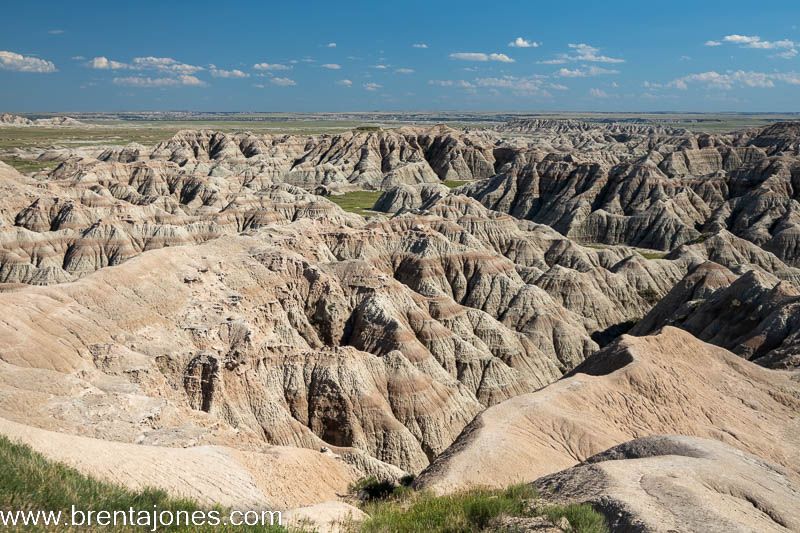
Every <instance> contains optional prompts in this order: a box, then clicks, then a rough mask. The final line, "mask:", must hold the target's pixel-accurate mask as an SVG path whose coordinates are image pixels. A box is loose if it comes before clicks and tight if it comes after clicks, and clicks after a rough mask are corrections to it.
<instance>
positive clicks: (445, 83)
mask: <svg viewBox="0 0 800 533" xmlns="http://www.w3.org/2000/svg"><path fill="white" fill-rule="evenodd" d="M428 85H436V86H439V87H460V88H462V89H471V88H474V87H475V85H473V84H472V83H470V82H468V81H466V80H429V81H428Z"/></svg>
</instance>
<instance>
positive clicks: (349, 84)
mask: <svg viewBox="0 0 800 533" xmlns="http://www.w3.org/2000/svg"><path fill="white" fill-rule="evenodd" d="M336 85H341V86H342V87H352V86H353V82H352V81H351V80H339V81H337V82H336Z"/></svg>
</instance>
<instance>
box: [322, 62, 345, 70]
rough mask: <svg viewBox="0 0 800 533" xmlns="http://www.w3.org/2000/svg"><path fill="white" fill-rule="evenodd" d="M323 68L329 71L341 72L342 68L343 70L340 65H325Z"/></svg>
mask: <svg viewBox="0 0 800 533" xmlns="http://www.w3.org/2000/svg"><path fill="white" fill-rule="evenodd" d="M321 66H322V68H326V69H328V70H339V69H340V68H342V66H341V65H339V64H338V63H325V64H324V65H321Z"/></svg>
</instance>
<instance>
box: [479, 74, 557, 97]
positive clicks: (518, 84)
mask: <svg viewBox="0 0 800 533" xmlns="http://www.w3.org/2000/svg"><path fill="white" fill-rule="evenodd" d="M475 85H476V86H478V87H494V88H499V89H510V90H511V91H513V92H515V93H518V94H526V95H538V96H550V93H548V92H547V91H546V90H545V89H544V81H543V80H542V78H540V77H529V78H518V77H516V76H503V77H502V78H477V79H476V80H475Z"/></svg>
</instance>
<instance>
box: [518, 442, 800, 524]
mask: <svg viewBox="0 0 800 533" xmlns="http://www.w3.org/2000/svg"><path fill="white" fill-rule="evenodd" d="M534 484H535V486H536V487H537V488H538V489H539V490H540V492H541V493H542V494H544V495H546V496H545V497H548V498H550V499H552V500H555V501H557V502H558V503H566V502H569V503H575V502H580V503H590V504H591V505H592V506H593V507H595V508H596V509H599V510H600V511H601V512H603V514H605V515H606V519H607V520H608V523H609V525H610V526H611V528H612V529H614V530H615V531H631V530H634V531H715V532H720V533H722V532H728V531H741V532H747V531H775V532H777V531H787V530H789V531H793V530H796V529H798V528H800V512H799V511H798V509H800V493H798V491H797V490H796V488H795V487H796V478H794V477H793V475H792V473H791V472H788V471H786V470H784V469H782V468H780V467H779V466H777V465H774V464H772V463H769V462H767V461H764V460H763V459H759V458H758V457H755V456H753V455H750V454H748V453H745V452H742V451H740V450H737V449H736V448H734V447H732V446H729V445H726V444H723V443H721V442H718V441H712V440H707V439H698V438H693V437H679V436H658V437H644V438H640V439H636V440H633V441H629V442H626V443H624V444H620V445H618V446H615V447H613V448H611V449H609V450H606V451H605V452H602V453H599V454H597V455H595V456H592V457H590V458H589V459H587V460H586V462H584V463H581V464H580V465H578V466H575V467H572V468H570V469H567V470H564V471H562V472H558V473H555V474H551V475H549V476H545V477H543V478H540V479H538V480H537V481H536V482H535V483H534Z"/></svg>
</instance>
